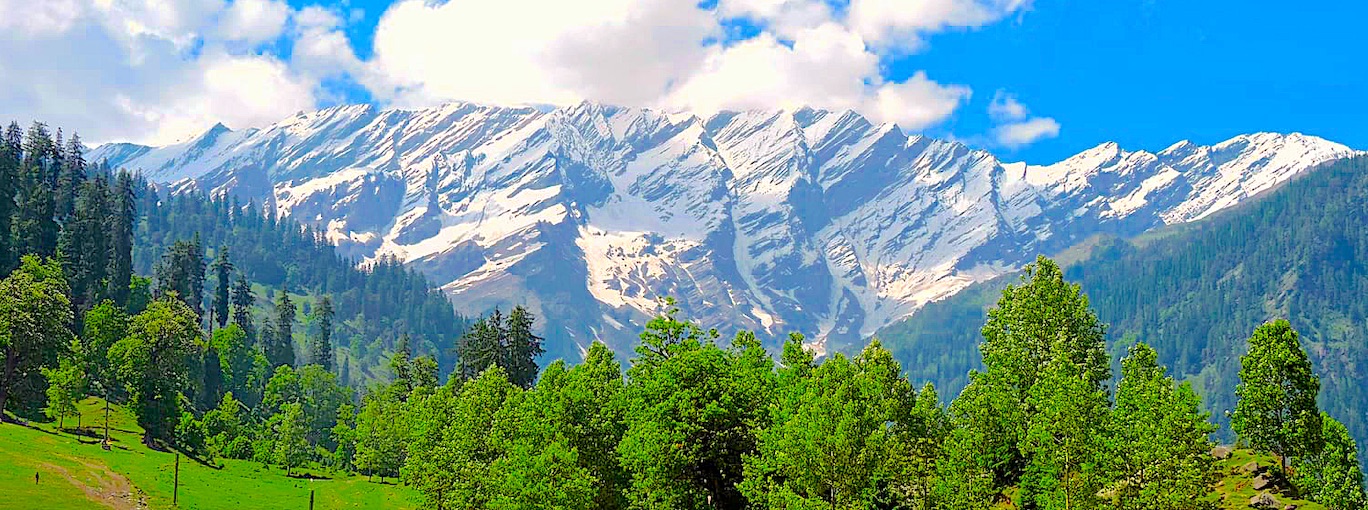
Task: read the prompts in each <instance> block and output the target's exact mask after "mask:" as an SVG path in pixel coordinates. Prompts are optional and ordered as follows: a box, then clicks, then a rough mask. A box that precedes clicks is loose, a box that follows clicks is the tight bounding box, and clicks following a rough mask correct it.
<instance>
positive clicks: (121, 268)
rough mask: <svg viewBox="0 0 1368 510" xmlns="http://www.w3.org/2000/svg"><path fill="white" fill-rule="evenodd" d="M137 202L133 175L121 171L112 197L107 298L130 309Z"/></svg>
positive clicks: (109, 225)
mask: <svg viewBox="0 0 1368 510" xmlns="http://www.w3.org/2000/svg"><path fill="white" fill-rule="evenodd" d="M136 200H137V197H136V196H135V195H134V191H133V176H132V175H131V174H129V173H128V172H122V171H121V172H119V174H118V176H117V177H116V178H115V182H114V189H113V192H112V193H111V197H110V210H111V214H110V215H109V218H108V226H107V229H108V232H109V239H110V243H109V244H110V257H109V269H108V270H106V274H108V275H109V290H108V294H107V295H108V296H109V297H110V299H113V300H114V303H115V304H117V305H120V306H128V296H129V292H130V286H131V285H132V284H133V225H134V223H135V222H136V221H137V202H136ZM129 311H132V309H131V308H130V310H129Z"/></svg>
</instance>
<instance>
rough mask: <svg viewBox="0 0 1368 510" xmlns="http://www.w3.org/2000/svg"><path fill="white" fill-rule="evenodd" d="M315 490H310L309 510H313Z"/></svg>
mask: <svg viewBox="0 0 1368 510" xmlns="http://www.w3.org/2000/svg"><path fill="white" fill-rule="evenodd" d="M313 493H314V491H313V489H309V510H313V496H314V495H313Z"/></svg>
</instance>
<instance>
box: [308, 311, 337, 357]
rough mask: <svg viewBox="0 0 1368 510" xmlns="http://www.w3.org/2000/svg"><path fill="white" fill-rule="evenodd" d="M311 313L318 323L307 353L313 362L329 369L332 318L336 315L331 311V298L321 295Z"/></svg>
mask: <svg viewBox="0 0 1368 510" xmlns="http://www.w3.org/2000/svg"><path fill="white" fill-rule="evenodd" d="M313 315H314V322H315V324H317V325H318V333H317V336H315V337H314V339H313V342H312V343H311V346H310V349H309V354H310V356H312V361H313V364H315V365H319V366H322V367H323V369H325V370H329V371H331V370H332V368H333V352H332V332H333V318H334V317H335V316H336V315H337V313H336V312H335V311H333V306H332V299H331V298H329V297H328V296H323V298H322V299H320V300H319V302H318V308H316V309H314V313H313Z"/></svg>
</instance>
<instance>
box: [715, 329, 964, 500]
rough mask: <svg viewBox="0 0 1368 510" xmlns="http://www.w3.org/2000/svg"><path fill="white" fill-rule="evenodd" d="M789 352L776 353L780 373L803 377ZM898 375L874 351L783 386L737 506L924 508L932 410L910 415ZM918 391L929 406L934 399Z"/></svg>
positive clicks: (909, 396)
mask: <svg viewBox="0 0 1368 510" xmlns="http://www.w3.org/2000/svg"><path fill="white" fill-rule="evenodd" d="M794 349H801V344H799V343H797V342H792V341H791V342H789V343H788V344H787V345H786V346H785V353H786V354H788V356H786V357H787V358H788V359H789V361H790V362H794V365H790V367H791V368H790V369H793V370H803V369H806V368H807V366H808V365H807V364H806V363H802V362H801V361H798V360H795V358H799V357H798V356H797V355H796V351H795V350H794ZM800 359H801V360H809V359H811V355H810V354H808V355H806V356H802V357H801V358H800ZM900 372H901V368H900V367H899V366H898V364H897V362H896V361H893V358H892V356H891V355H890V354H889V353H888V351H886V350H884V349H883V347H882V346H880V345H879V344H878V343H877V342H875V343H872V344H870V345H869V346H868V347H866V348H865V351H864V352H863V353H861V354H860V356H859V357H857V358H855V359H853V360H851V359H848V358H846V357H845V356H843V355H840V354H837V355H835V356H834V357H832V358H831V359H828V360H826V361H825V362H823V363H822V364H821V365H818V366H816V367H815V368H812V369H811V370H810V374H808V375H803V376H799V377H797V378H794V379H791V380H788V381H786V382H787V383H788V386H787V387H786V388H784V391H783V393H782V396H781V397H780V401H779V402H778V403H777V405H776V406H773V407H771V409H772V412H773V416H771V418H770V421H771V422H772V423H773V424H772V425H771V426H770V427H768V428H766V429H765V430H764V431H762V432H761V433H760V437H759V440H760V444H759V451H758V452H757V454H756V455H754V456H750V457H747V459H746V479H745V481H743V482H742V483H741V491H742V492H743V493H744V494H745V495H746V498H747V499H748V500H749V501H750V502H751V503H752V504H761V505H764V506H766V507H768V508H874V507H875V505H876V503H878V502H892V503H895V504H897V505H898V506H900V507H905V508H930V502H929V500H928V498H929V487H928V486H927V481H928V480H929V479H930V478H931V476H932V473H931V471H932V464H931V461H932V460H933V459H934V458H935V455H936V449H935V448H934V445H935V444H938V443H939V442H940V439H941V438H939V437H936V434H938V433H939V432H940V426H939V424H937V423H935V422H936V421H937V420H938V415H939V411H940V409H939V406H938V405H936V404H935V403H934V400H932V407H931V408H930V409H918V408H917V404H918V399H917V396H916V395H915V394H914V391H913V389H912V387H911V385H910V384H909V383H908V382H907V380H906V379H903V378H901V377H900V375H899V373H900ZM925 391H927V392H929V393H930V398H931V399H934V398H935V393H934V390H931V389H927V390H925ZM922 412H929V414H930V416H925V415H922V414H921V413H922Z"/></svg>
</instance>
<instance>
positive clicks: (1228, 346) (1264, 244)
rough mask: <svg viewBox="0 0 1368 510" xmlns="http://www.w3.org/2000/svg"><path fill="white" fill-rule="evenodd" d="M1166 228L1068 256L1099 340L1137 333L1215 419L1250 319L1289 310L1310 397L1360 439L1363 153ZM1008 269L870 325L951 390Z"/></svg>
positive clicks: (1364, 348)
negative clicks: (1304, 355) (879, 326)
mask: <svg viewBox="0 0 1368 510" xmlns="http://www.w3.org/2000/svg"><path fill="white" fill-rule="evenodd" d="M1170 230H1171V231H1169V232H1163V233H1159V234H1157V235H1152V236H1150V237H1151V238H1144V239H1139V240H1136V241H1132V242H1127V241H1124V240H1110V241H1107V242H1103V243H1100V244H1099V245H1098V246H1096V247H1095V248H1093V250H1092V255H1091V257H1090V258H1088V259H1086V260H1084V261H1081V262H1079V263H1076V264H1073V265H1072V266H1071V267H1069V268H1067V269H1066V275H1067V277H1068V278H1069V279H1071V280H1073V281H1076V282H1078V283H1080V284H1081V285H1082V286H1083V289H1084V290H1085V291H1087V292H1088V294H1089V295H1090V296H1091V298H1092V301H1091V304H1092V306H1094V307H1095V308H1096V309H1097V313H1098V316H1099V317H1101V318H1102V319H1103V320H1104V321H1107V322H1109V323H1110V324H1111V325H1112V327H1111V329H1110V330H1109V331H1108V339H1109V342H1110V343H1109V349H1110V352H1112V353H1113V354H1116V353H1119V352H1124V350H1125V348H1126V347H1127V346H1128V345H1130V344H1133V343H1135V342H1136V341H1143V342H1146V343H1149V344H1150V345H1153V346H1154V347H1155V348H1156V349H1157V350H1158V351H1159V352H1160V354H1161V358H1160V360H1161V361H1162V362H1163V363H1165V364H1167V365H1169V366H1170V367H1172V369H1173V373H1174V375H1175V376H1176V377H1178V378H1179V379H1180V380H1189V381H1191V382H1192V383H1193V385H1194V386H1195V387H1196V388H1198V389H1199V390H1201V392H1202V393H1203V394H1204V395H1205V396H1206V398H1207V404H1208V405H1207V408H1208V409H1210V410H1212V411H1213V412H1214V413H1215V415H1216V418H1217V421H1218V422H1219V423H1222V424H1224V423H1226V419H1225V413H1226V412H1228V411H1230V410H1232V409H1234V404H1235V391H1234V390H1235V386H1236V383H1237V382H1238V381H1239V368H1240V366H1239V363H1240V355H1241V354H1242V353H1243V352H1244V350H1245V345H1244V342H1243V341H1244V338H1245V337H1246V336H1247V335H1248V331H1249V330H1251V329H1253V328H1254V327H1256V326H1258V325H1259V324H1262V323H1264V322H1266V321H1268V320H1272V319H1275V318H1287V319H1288V320H1289V321H1290V322H1291V323H1292V324H1293V325H1294V326H1295V327H1296V328H1297V329H1298V330H1299V331H1301V332H1303V334H1304V337H1303V338H1304V341H1305V343H1306V345H1307V350H1308V351H1309V353H1310V355H1311V361H1312V363H1313V364H1314V365H1315V366H1316V368H1317V371H1318V372H1319V373H1321V374H1322V378H1323V379H1322V383H1323V386H1324V391H1323V392H1322V397H1321V405H1322V406H1323V407H1324V408H1326V409H1327V410H1329V411H1330V412H1332V413H1334V414H1335V415H1336V416H1339V417H1341V418H1342V419H1343V420H1344V424H1345V426H1347V427H1348V428H1349V430H1350V431H1351V432H1352V434H1353V436H1354V437H1356V438H1358V439H1359V441H1360V443H1364V442H1368V441H1365V440H1368V390H1365V388H1368V373H1365V372H1364V371H1363V367H1365V366H1368V300H1365V299H1363V297H1364V296H1366V295H1368V157H1361V156H1360V157H1356V158H1349V159H1344V160H1340V161H1337V162H1333V163H1330V164H1327V165H1326V166H1324V167H1322V168H1319V169H1317V170H1315V171H1313V172H1309V173H1308V174H1307V175H1306V176H1304V177H1301V178H1299V179H1297V180H1295V181H1293V182H1290V183H1288V184H1286V185H1285V186H1283V187H1281V188H1279V189H1277V190H1276V191H1274V192H1272V193H1270V194H1268V195H1266V196H1263V197H1260V198H1259V199H1258V200H1255V201H1251V202H1250V203H1249V204H1246V205H1242V206H1239V207H1236V208H1234V209H1232V210H1229V211H1225V212H1223V213H1221V214H1219V215H1217V216H1216V217H1213V218H1210V219H1208V220H1205V221H1201V222H1197V223H1194V224H1188V225H1180V226H1175V227H1173V228H1171V229H1170ZM1008 281H1010V278H1004V279H1000V280H999V281H994V282H989V283H988V284H984V285H980V286H976V287H974V288H970V289H967V290H966V291H964V292H962V293H961V294H959V295H956V296H954V297H952V298H950V299H947V300H945V301H943V302H940V303H934V304H931V305H929V306H927V307H926V308H925V309H923V310H922V311H921V312H920V313H918V314H916V315H915V316H913V317H912V318H911V319H909V320H907V321H904V322H902V323H900V324H898V325H895V326H893V327H890V328H887V329H886V330H884V331H882V332H880V334H879V337H880V338H881V339H882V340H883V341H884V342H885V343H886V344H887V345H888V346H889V348H890V349H891V350H892V351H893V352H894V353H895V355H896V356H897V357H898V359H899V360H900V361H903V363H904V365H905V366H907V367H909V372H910V374H909V375H910V376H911V377H912V378H913V380H928V381H935V382H936V383H937V384H942V385H943V386H944V387H946V388H948V389H951V390H958V388H960V387H963V385H964V378H963V375H962V374H964V373H967V371H968V370H970V369H972V368H975V367H977V366H980V363H981V362H980V360H979V358H978V356H976V355H975V354H976V353H975V347H974V346H975V345H977V344H978V343H979V342H980V341H981V338H982V337H981V336H980V335H979V333H978V327H979V325H981V324H982V323H983V320H984V318H985V317H986V316H987V309H988V307H989V305H991V303H992V299H993V296H994V295H995V294H998V293H999V292H1000V290H1001V289H1002V288H1003V287H1004V286H1005V285H1006V283H1007V282H1008ZM1224 437H1227V438H1228V437H1230V436H1229V432H1228V430H1227V432H1226V434H1225V435H1224Z"/></svg>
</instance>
